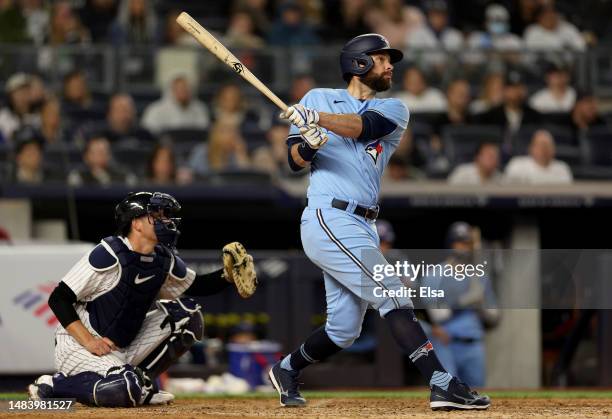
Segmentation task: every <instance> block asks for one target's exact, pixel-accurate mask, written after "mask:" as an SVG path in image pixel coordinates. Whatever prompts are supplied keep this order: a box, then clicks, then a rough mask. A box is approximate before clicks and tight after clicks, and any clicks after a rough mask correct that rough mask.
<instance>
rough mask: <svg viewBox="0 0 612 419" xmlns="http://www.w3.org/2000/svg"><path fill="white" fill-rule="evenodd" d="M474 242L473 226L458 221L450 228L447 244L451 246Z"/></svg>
mask: <svg viewBox="0 0 612 419" xmlns="http://www.w3.org/2000/svg"><path fill="white" fill-rule="evenodd" d="M470 241H472V226H470V225H469V224H468V223H466V222H465V221H457V222H456V223H453V224H451V226H450V227H449V228H448V233H447V236H446V242H447V243H448V244H449V245H450V244H453V243H456V242H470Z"/></svg>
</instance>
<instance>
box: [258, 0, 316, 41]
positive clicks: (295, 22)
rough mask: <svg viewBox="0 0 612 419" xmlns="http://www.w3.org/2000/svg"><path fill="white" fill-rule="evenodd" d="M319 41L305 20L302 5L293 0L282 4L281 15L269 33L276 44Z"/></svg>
mask: <svg viewBox="0 0 612 419" xmlns="http://www.w3.org/2000/svg"><path fill="white" fill-rule="evenodd" d="M318 41H319V39H318V37H317V34H316V33H315V31H314V29H313V28H312V27H311V26H310V25H309V24H308V23H307V22H306V21H305V20H304V13H303V10H302V7H301V6H300V5H299V4H298V3H294V2H292V1H289V2H286V3H283V4H282V5H281V6H280V10H279V17H278V19H277V20H276V21H275V22H274V23H273V24H272V28H270V32H269V33H268V42H269V43H270V45H275V46H302V45H314V44H316V43H317V42H318Z"/></svg>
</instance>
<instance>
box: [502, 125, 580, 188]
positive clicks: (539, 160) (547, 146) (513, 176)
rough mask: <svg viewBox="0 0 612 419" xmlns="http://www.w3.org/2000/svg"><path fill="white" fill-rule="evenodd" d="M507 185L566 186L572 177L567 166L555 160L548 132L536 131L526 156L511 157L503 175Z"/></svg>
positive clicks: (551, 138)
mask: <svg viewBox="0 0 612 419" xmlns="http://www.w3.org/2000/svg"><path fill="white" fill-rule="evenodd" d="M504 181H505V182H507V183H524V184H532V185H536V184H568V183H572V181H573V176H572V172H571V170H570V168H569V166H568V165H567V164H566V163H564V162H562V161H559V160H555V141H554V138H553V136H552V135H551V134H550V132H548V131H546V130H538V131H536V132H535V133H534V134H533V137H532V139H531V144H530V145H529V155H528V156H517V157H513V158H512V159H511V160H510V162H509V163H508V165H507V166H506V171H505V173H504Z"/></svg>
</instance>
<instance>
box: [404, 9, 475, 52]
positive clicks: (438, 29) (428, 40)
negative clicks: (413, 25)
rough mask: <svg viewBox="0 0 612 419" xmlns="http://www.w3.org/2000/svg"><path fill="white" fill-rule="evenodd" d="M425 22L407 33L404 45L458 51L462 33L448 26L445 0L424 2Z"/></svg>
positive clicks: (460, 46)
mask: <svg viewBox="0 0 612 419" xmlns="http://www.w3.org/2000/svg"><path fill="white" fill-rule="evenodd" d="M425 9H426V10H427V23H428V25H423V26H422V27H420V28H418V29H415V30H414V31H412V32H410V33H408V36H407V39H406V46H407V47H411V48H416V49H439V48H443V49H445V50H448V51H459V50H460V49H461V48H462V47H463V45H464V40H463V35H462V34H461V32H460V31H458V30H457V29H455V28H452V27H450V26H448V5H447V4H446V1H445V0H429V1H427V2H426V3H425Z"/></svg>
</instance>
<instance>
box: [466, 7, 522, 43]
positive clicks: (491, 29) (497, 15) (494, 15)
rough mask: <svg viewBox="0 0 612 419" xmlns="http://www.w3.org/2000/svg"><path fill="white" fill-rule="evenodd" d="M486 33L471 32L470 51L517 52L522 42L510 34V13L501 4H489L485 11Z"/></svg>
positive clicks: (469, 39)
mask: <svg viewBox="0 0 612 419" xmlns="http://www.w3.org/2000/svg"><path fill="white" fill-rule="evenodd" d="M485 16H486V22H485V28H486V32H482V31H476V32H473V33H472V34H471V35H470V37H469V38H468V41H467V43H468V47H469V48H471V49H493V50H495V51H504V52H507V51H519V50H521V48H522V47H523V40H522V39H521V38H520V37H519V36H517V35H515V34H513V33H511V32H510V13H508V10H507V9H506V8H505V7H504V6H502V5H501V4H491V5H489V6H488V7H487V9H486V11H485Z"/></svg>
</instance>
